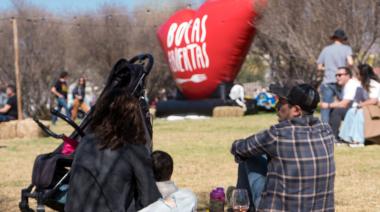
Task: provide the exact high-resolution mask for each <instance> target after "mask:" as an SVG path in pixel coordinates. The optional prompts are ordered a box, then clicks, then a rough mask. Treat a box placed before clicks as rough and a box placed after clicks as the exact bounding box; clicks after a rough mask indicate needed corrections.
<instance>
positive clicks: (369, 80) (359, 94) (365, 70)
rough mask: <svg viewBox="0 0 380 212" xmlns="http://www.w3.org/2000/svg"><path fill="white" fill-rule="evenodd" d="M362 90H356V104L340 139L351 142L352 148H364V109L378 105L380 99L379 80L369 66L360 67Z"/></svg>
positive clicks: (346, 117)
mask: <svg viewBox="0 0 380 212" xmlns="http://www.w3.org/2000/svg"><path fill="white" fill-rule="evenodd" d="M358 79H359V80H360V82H361V86H362V87H360V88H358V89H357V90H356V95H355V102H354V103H353V105H352V107H351V108H350V109H349V110H348V111H347V114H346V116H345V117H344V122H343V125H342V129H341V130H340V133H339V137H340V138H342V139H343V140H345V141H347V142H349V144H350V146H351V147H363V146H364V140H365V139H364V114H363V109H362V107H364V106H367V105H376V104H377V103H378V101H379V98H380V83H379V78H378V77H377V76H376V74H375V73H374V71H373V69H372V67H371V66H370V65H368V64H360V65H359V66H358Z"/></svg>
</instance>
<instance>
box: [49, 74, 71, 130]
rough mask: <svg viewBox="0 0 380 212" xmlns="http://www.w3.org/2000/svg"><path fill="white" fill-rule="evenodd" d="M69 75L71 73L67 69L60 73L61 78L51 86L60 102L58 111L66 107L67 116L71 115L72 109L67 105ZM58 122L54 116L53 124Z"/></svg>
mask: <svg viewBox="0 0 380 212" xmlns="http://www.w3.org/2000/svg"><path fill="white" fill-rule="evenodd" d="M68 76H69V73H67V71H62V72H61V74H60V75H59V79H58V80H57V82H56V83H55V84H54V86H53V87H52V88H51V90H50V91H51V92H52V93H53V94H54V96H55V97H56V99H57V104H58V111H61V109H62V108H64V109H65V112H66V116H68V117H70V110H69V107H68V105H67V92H68V90H69V89H68V86H67V78H68ZM56 122H57V117H56V116H53V117H52V123H53V125H54V124H55V123H56Z"/></svg>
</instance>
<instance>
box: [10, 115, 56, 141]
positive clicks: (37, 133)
mask: <svg viewBox="0 0 380 212" xmlns="http://www.w3.org/2000/svg"><path fill="white" fill-rule="evenodd" d="M43 123H44V124H45V125H47V126H48V127H49V122H43ZM16 134H17V137H19V138H38V137H44V136H46V135H45V133H44V132H43V131H42V130H41V128H40V127H38V125H37V124H36V123H35V122H34V121H33V120H32V119H25V120H22V121H18V122H17V127H16Z"/></svg>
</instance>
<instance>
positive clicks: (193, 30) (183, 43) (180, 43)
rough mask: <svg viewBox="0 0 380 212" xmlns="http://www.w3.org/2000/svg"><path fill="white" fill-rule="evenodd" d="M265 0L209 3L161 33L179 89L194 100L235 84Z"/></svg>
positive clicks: (182, 14)
mask: <svg viewBox="0 0 380 212" xmlns="http://www.w3.org/2000/svg"><path fill="white" fill-rule="evenodd" d="M253 2H259V3H260V5H263V3H265V1H264V0H260V1H259V0H256V1H253V0H208V1H206V2H205V3H204V4H203V5H202V6H201V7H200V8H199V9H198V10H196V11H195V10H191V9H183V10H180V11H178V12H176V13H175V14H174V15H173V16H172V17H170V18H169V20H168V21H167V22H166V23H164V24H163V25H161V26H160V27H159V28H158V30H157V35H158V38H159V40H160V42H161V46H162V48H163V50H164V52H165V53H166V56H167V59H168V62H169V65H170V70H171V72H172V74H173V77H174V79H175V81H176V84H177V86H178V88H179V89H180V90H181V92H182V93H183V94H184V95H185V96H186V97H187V98H189V99H203V98H207V97H209V96H210V95H211V94H212V93H213V92H214V91H215V89H216V88H217V86H218V85H219V84H220V83H222V82H233V81H234V79H235V77H236V75H237V74H238V72H239V70H240V68H241V66H242V64H243V61H244V58H245V56H246V54H247V52H248V50H249V48H250V45H251V43H252V39H253V36H254V34H255V26H254V25H253V24H252V23H253V21H254V19H255V18H256V16H257V11H256V8H255V7H254V5H255V4H253Z"/></svg>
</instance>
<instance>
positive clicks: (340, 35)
mask: <svg viewBox="0 0 380 212" xmlns="http://www.w3.org/2000/svg"><path fill="white" fill-rule="evenodd" d="M330 38H331V39H340V40H343V41H346V40H347V39H348V38H347V35H346V33H345V32H344V31H343V30H342V29H337V30H335V31H334V34H332V35H331V37H330Z"/></svg>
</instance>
